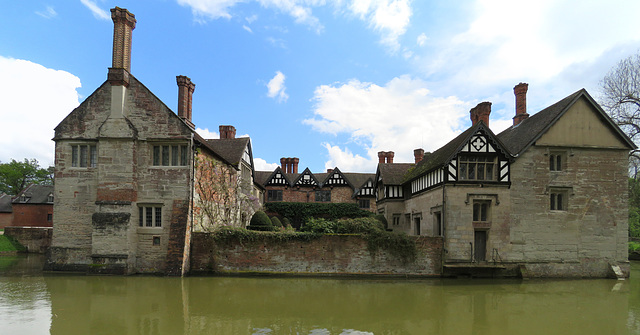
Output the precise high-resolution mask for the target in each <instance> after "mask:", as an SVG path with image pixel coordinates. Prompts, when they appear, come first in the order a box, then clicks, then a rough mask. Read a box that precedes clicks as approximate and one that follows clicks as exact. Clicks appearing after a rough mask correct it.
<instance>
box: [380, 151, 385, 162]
mask: <svg viewBox="0 0 640 335" xmlns="http://www.w3.org/2000/svg"><path fill="white" fill-rule="evenodd" d="M385 154H386V153H385V152H384V151H378V164H383V163H384V161H385V158H386V156H385Z"/></svg>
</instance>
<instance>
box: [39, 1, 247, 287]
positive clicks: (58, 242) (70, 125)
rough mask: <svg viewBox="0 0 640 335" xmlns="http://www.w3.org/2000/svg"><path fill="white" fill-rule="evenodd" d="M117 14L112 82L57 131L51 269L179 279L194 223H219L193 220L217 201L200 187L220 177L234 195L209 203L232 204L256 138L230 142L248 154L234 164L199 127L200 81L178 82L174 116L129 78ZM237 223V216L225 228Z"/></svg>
mask: <svg viewBox="0 0 640 335" xmlns="http://www.w3.org/2000/svg"><path fill="white" fill-rule="evenodd" d="M111 16H112V19H113V22H114V39H113V65H112V67H111V68H109V71H108V76H107V80H106V81H105V82H104V83H103V84H102V85H101V86H100V87H99V88H98V89H97V90H96V91H94V92H93V93H92V94H91V95H90V96H89V97H87V98H86V99H85V100H84V101H83V102H82V103H81V104H80V106H78V107H77V108H76V109H74V110H73V111H72V112H71V113H70V114H69V115H68V116H67V117H65V119H64V120H62V122H60V124H59V125H58V126H57V127H56V128H55V137H54V141H55V143H56V147H55V191H54V199H55V201H54V204H53V206H54V211H55V216H54V218H53V228H54V231H53V237H52V243H51V248H50V249H49V253H48V257H47V262H46V264H45V267H46V268H47V269H49V270H63V271H64V270H71V271H87V272H97V273H125V274H130V273H164V274H169V275H181V274H184V273H185V272H186V271H187V270H188V268H189V250H190V241H191V238H190V234H191V231H192V227H193V226H196V225H198V226H206V225H216V224H220V223H219V222H218V218H217V217H206V220H208V221H206V222H204V223H203V222H194V220H196V221H197V220H205V217H200V216H197V215H194V212H198V211H199V209H201V208H202V207H203V206H205V205H207V204H208V202H209V201H217V200H218V198H217V197H216V196H215V195H214V196H213V197H212V196H211V195H210V194H205V193H203V192H206V191H207V190H206V189H205V188H198V187H197V185H205V186H206V185H216V184H215V183H212V182H211V180H209V179H207V178H209V177H211V176H215V175H218V173H223V174H224V175H225V176H226V179H225V180H227V181H228V182H229V184H228V187H227V190H224V191H226V192H227V193H228V194H230V197H228V198H227V199H228V202H226V203H224V204H223V206H218V205H214V206H211V207H212V208H220V207H226V206H229V205H230V204H231V205H232V206H234V204H235V201H238V199H240V198H241V197H240V193H239V192H238V191H237V190H238V188H237V187H236V186H238V185H242V184H245V182H244V181H243V179H242V178H245V179H249V180H248V182H246V183H247V184H249V185H253V179H252V178H253V175H252V172H253V159H252V157H251V151H250V142H249V141H248V139H246V140H242V139H237V140H232V139H230V141H234V143H235V142H240V144H241V145H240V146H235V145H234V146H233V148H239V150H240V152H241V153H244V152H248V156H243V155H242V154H241V155H240V156H238V157H239V158H238V159H237V160H235V159H234V161H233V162H231V161H229V160H228V159H231V158H229V157H235V155H234V153H235V151H234V150H229V151H224V150H222V149H221V148H223V147H224V146H220V145H216V143H211V142H210V141H208V140H206V139H204V138H202V137H201V136H200V135H199V134H198V133H197V132H196V131H195V126H194V124H193V122H192V118H191V116H192V95H193V92H194V90H195V84H193V83H192V82H191V80H190V78H188V77H186V76H177V77H176V82H177V84H178V113H177V114H176V113H174V112H173V111H172V110H171V109H169V107H167V106H166V105H165V104H164V103H163V102H162V101H160V100H159V99H158V98H157V97H156V96H155V95H154V94H153V93H152V92H151V91H149V90H148V89H147V88H146V87H145V86H144V85H143V84H142V83H141V82H140V81H139V80H138V79H137V78H135V77H134V76H133V75H132V74H131V73H130V63H131V60H130V58H131V35H132V31H133V29H134V28H135V25H136V19H135V16H134V15H133V14H131V13H130V12H129V11H127V10H126V9H122V8H118V7H116V8H114V9H112V10H111ZM227 127H228V126H227ZM231 128H233V127H231ZM234 133H235V129H234ZM213 142H215V141H213ZM221 152H224V154H221ZM245 169H248V172H246V171H245ZM203 180H204V181H203ZM201 181H203V182H201ZM217 191H219V192H221V191H220V190H217ZM240 191H241V192H246V193H248V194H249V195H250V194H251V192H252V189H248V190H244V191H243V190H240ZM249 214H251V213H249ZM241 219H243V218H242V217H241V213H240V212H236V213H235V214H234V216H230V218H229V219H228V220H227V221H225V223H226V224H241V222H239V221H240V220H241ZM245 220H246V219H245Z"/></svg>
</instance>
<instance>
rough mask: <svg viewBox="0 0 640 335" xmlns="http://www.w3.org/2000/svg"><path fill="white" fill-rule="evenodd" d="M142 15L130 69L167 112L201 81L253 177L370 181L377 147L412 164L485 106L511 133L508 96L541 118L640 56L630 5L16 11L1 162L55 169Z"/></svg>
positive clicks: (198, 118)
mask: <svg viewBox="0 0 640 335" xmlns="http://www.w3.org/2000/svg"><path fill="white" fill-rule="evenodd" d="M115 6H119V7H122V8H127V9H129V11H131V12H132V13H133V14H135V15H136V19H137V25H136V29H135V30H134V31H133V47H132V61H131V64H132V65H131V73H132V74H133V75H134V76H136V78H138V79H139V80H140V81H142V82H143V83H144V84H145V85H146V86H147V87H148V88H149V89H151V91H153V92H154V93H155V94H156V95H157V96H158V97H159V98H160V99H161V100H162V101H163V102H164V103H165V104H167V105H168V106H169V107H170V108H172V109H173V110H174V111H175V110H176V106H177V92H178V89H177V86H176V81H175V77H176V75H186V76H189V77H190V78H191V79H192V81H193V82H194V83H195V84H196V90H195V92H194V96H193V121H194V123H195V124H196V127H197V128H198V131H199V132H200V133H201V134H202V135H203V136H205V137H207V138H215V137H216V136H218V126H219V125H221V124H224V125H227V124H230V125H233V126H235V127H236V129H237V134H238V135H249V136H251V138H252V143H253V152H254V157H255V160H256V165H257V168H258V169H265V170H272V169H273V168H275V166H277V164H279V160H280V158H281V157H298V158H300V171H302V170H303V169H304V168H305V167H309V168H310V169H311V170H312V171H314V172H322V171H324V170H325V169H327V168H332V167H335V166H338V167H339V168H340V169H341V170H342V171H349V172H374V171H375V166H376V163H377V152H378V151H394V152H395V161H396V162H412V161H413V149H416V148H424V149H425V150H426V151H433V150H435V149H437V148H438V147H440V146H441V145H443V144H445V143H446V142H448V141H449V140H451V139H452V138H453V137H454V136H455V135H456V134H458V133H459V132H461V131H463V130H464V129H466V128H467V127H468V126H469V125H470V122H469V115H468V111H469V109H470V108H472V107H474V106H475V105H476V104H477V103H479V102H482V101H491V102H492V103H493V106H492V114H491V123H490V126H491V128H492V129H493V131H494V132H496V133H497V132H499V131H501V130H502V129H505V128H506V127H508V126H510V125H511V123H512V121H511V118H512V117H513V115H514V96H513V86H515V85H516V84H518V83H519V82H527V83H529V92H528V96H527V102H528V111H529V113H535V112H537V111H539V110H540V109H541V108H544V107H546V106H548V105H550V104H552V103H554V102H556V101H557V100H559V99H561V98H562V97H564V96H566V95H569V94H571V93H573V92H575V91H576V90H578V89H580V88H583V87H584V88H586V89H587V90H588V91H589V92H590V93H591V94H592V95H593V96H594V97H595V98H596V99H597V98H598V95H599V92H598V82H599V80H600V79H601V78H602V77H604V75H605V74H606V73H607V71H608V70H609V69H610V68H611V67H612V66H614V65H615V64H616V63H617V62H618V61H619V60H620V59H622V58H624V57H627V56H629V55H631V54H634V53H636V52H638V50H639V49H640V33H639V32H640V20H637V19H636V17H635V15H636V13H638V12H640V2H637V1H631V0H629V1H621V0H613V1H606V2H605V1H599V0H598V1H595V0H586V1H558V0H554V1H544V0H542V1H535V2H532V1H527V2H524V1H522V2H521V1H507V0H468V1H411V0H352V1H347V0H334V1H330V0H256V1H254V0H245V1H237V0H155V1H151V0H136V1H129V0H121V1H111V0H77V1H71V0H70V1H11V2H7V3H5V4H3V10H2V11H1V12H0V78H2V80H0V116H2V122H0V144H1V145H0V162H6V161H8V160H9V159H11V158H14V159H19V160H21V159H23V158H37V159H38V160H39V161H40V163H41V165H51V164H53V151H54V150H53V149H54V144H53V142H52V141H51V138H52V137H53V128H54V127H55V126H56V125H57V124H58V123H59V122H60V121H61V120H62V119H63V118H64V117H65V116H66V115H67V114H68V113H69V112H71V110H73V108H75V107H76V106H77V105H78V104H79V103H81V102H82V101H83V100H84V99H85V98H86V97H87V96H88V95H90V94H91V93H92V92H93V91H94V90H95V89H96V88H97V87H99V86H100V85H101V84H102V83H103V82H104V80H105V79H106V76H107V68H108V67H109V66H110V65H111V48H112V33H113V23H112V21H111V18H110V14H109V9H110V8H113V7H115Z"/></svg>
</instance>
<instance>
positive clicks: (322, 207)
mask: <svg viewBox="0 0 640 335" xmlns="http://www.w3.org/2000/svg"><path fill="white" fill-rule="evenodd" d="M264 208H265V211H266V212H269V213H274V214H276V215H278V216H280V217H283V218H288V219H289V220H291V223H292V225H293V226H294V227H297V228H300V227H301V226H302V224H303V223H304V222H306V221H307V220H308V219H309V218H323V219H327V220H337V219H343V218H361V217H369V216H372V215H373V214H372V213H371V212H369V211H365V210H362V209H360V208H359V207H358V204H352V203H305V202H267V203H265V204H264Z"/></svg>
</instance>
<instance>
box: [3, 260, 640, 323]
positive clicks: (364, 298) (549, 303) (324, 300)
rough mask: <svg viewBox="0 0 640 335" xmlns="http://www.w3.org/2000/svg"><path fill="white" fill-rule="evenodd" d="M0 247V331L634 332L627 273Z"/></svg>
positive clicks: (638, 318) (637, 276)
mask: <svg viewBox="0 0 640 335" xmlns="http://www.w3.org/2000/svg"><path fill="white" fill-rule="evenodd" d="M42 262H43V259H42V257H41V256H22V255H21V256H0V325H1V326H0V328H1V329H2V333H3V334H64V335H71V334H456V335H457V334H498V335H499V334H640V262H636V261H634V262H632V264H631V278H630V279H628V280H624V281H617V280H612V279H588V280H552V279H545V280H519V279H499V280H493V279H425V280H402V279H400V280H399V279H384V280H378V279H328V278H272V277H248V278H233V277H186V278H171V277H154V276H129V277H122V276H79V275H69V274H44V275H43V274H42V273H41V272H40V271H39V269H40V268H41V266H42Z"/></svg>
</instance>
